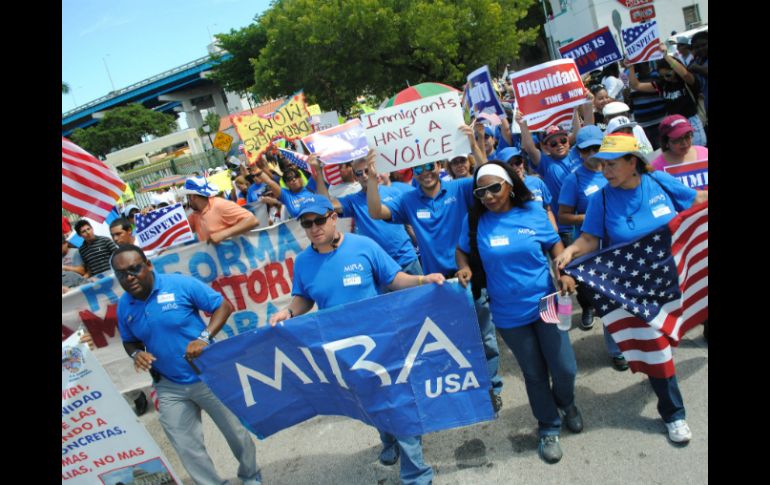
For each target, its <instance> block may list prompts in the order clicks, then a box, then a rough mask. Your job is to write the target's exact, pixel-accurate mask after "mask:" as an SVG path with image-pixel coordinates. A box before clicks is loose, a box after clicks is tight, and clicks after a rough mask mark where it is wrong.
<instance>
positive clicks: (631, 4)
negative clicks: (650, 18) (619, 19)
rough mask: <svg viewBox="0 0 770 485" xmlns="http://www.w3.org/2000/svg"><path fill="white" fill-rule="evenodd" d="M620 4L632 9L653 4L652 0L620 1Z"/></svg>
mask: <svg viewBox="0 0 770 485" xmlns="http://www.w3.org/2000/svg"><path fill="white" fill-rule="evenodd" d="M618 2H619V3H620V4H621V5H623V6H624V7H626V8H631V7H638V6H639V5H646V4H648V3H652V0H618Z"/></svg>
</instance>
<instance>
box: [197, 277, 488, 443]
mask: <svg viewBox="0 0 770 485" xmlns="http://www.w3.org/2000/svg"><path fill="white" fill-rule="evenodd" d="M372 315H376V316H377V317H376V318H372ZM196 365H197V366H198V367H199V369H200V370H201V375H200V377H201V379H203V381H204V382H205V383H206V384H207V385H208V386H209V387H210V388H211V390H212V391H213V392H214V394H216V395H217V397H218V398H219V399H220V400H221V401H222V402H223V403H225V405H226V406H227V407H228V408H229V409H230V410H231V411H233V413H235V415H236V416H238V417H239V418H241V420H242V421H243V422H244V423H245V424H246V425H247V426H248V427H249V428H250V429H251V430H252V432H254V433H255V434H256V435H257V436H259V437H266V436H270V435H271V434H273V433H276V432H278V431H280V430H282V429H285V428H288V427H290V426H293V425H294V424H297V423H300V422H302V421H305V420H307V419H310V418H312V417H313V416H316V415H319V414H320V415H344V416H349V417H351V418H355V419H359V420H361V421H363V422H364V423H367V424H371V425H373V426H375V427H376V428H377V429H379V430H383V431H387V432H389V433H391V434H393V435H396V436H417V435H422V434H425V433H430V432H433V431H439V430H442V429H449V428H455V427H458V426H465V425H469V424H473V423H477V422H480V421H487V420H491V419H493V417H494V411H493V410H492V403H491V401H490V397H489V389H490V387H489V386H490V384H489V377H488V374H487V370H486V359H485V357H484V349H483V347H482V345H481V336H480V334H479V327H478V323H477V320H476V312H475V310H474V308H473V302H472V298H471V295H470V291H469V290H466V289H464V288H462V287H461V286H460V285H459V283H457V282H446V283H445V284H444V285H442V286H439V285H435V284H430V285H425V286H420V287H416V288H411V289H408V290H401V291H396V292H392V293H388V294H385V295H380V296H377V297H374V298H368V299H365V300H361V301H356V302H351V303H348V304H345V305H341V306H338V307H335V308H330V309H328V310H322V311H319V312H316V313H313V314H309V315H302V316H299V317H297V318H292V319H290V320H286V321H284V322H283V324H282V325H278V326H276V327H273V328H266V329H260V330H259V331H257V332H249V333H247V334H244V335H239V336H238V337H235V338H232V339H228V340H225V341H223V342H218V343H215V344H212V345H211V346H209V347H207V348H206V349H205V350H204V352H203V354H202V356H201V357H200V358H198V359H197V360H196Z"/></svg>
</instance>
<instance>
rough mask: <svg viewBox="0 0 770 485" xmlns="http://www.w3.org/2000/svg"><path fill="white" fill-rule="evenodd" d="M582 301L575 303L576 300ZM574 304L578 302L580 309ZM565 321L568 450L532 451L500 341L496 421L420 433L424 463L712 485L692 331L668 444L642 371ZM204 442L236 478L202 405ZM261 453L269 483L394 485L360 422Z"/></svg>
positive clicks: (150, 417)
mask: <svg viewBox="0 0 770 485" xmlns="http://www.w3.org/2000/svg"><path fill="white" fill-rule="evenodd" d="M576 306H577V305H576ZM578 308H579V307H578ZM575 313H576V315H574V318H573V328H572V330H570V339H571V340H572V344H573V347H574V349H575V354H576V356H577V363H578V376H577V382H576V395H577V397H576V404H577V405H578V407H579V408H580V409H581V411H582V413H583V419H584V422H585V429H584V430H583V432H582V433H580V434H572V433H570V431H569V430H567V429H566V428H565V429H564V430H563V432H562V435H561V446H562V450H563V452H564V458H562V460H561V461H560V462H559V463H557V464H555V465H549V464H546V463H545V462H543V461H542V460H541V459H540V458H539V456H538V454H537V441H538V440H537V422H536V420H535V418H534V417H533V416H532V412H531V410H530V407H529V403H528V401H527V395H526V391H525V388H524V381H523V377H522V374H521V370H520V369H519V367H518V365H517V363H516V361H515V359H514V358H513V354H511V352H510V350H509V349H508V348H507V347H506V346H505V344H504V343H503V342H502V340H499V343H500V349H501V361H500V367H501V369H500V371H501V373H502V377H503V382H504V387H503V391H502V397H503V409H502V410H501V411H500V414H499V417H498V418H497V419H496V420H495V421H491V422H486V423H481V424H476V425H473V426H467V427H464V428H459V429H453V430H448V431H442V432H438V433H433V434H430V435H426V436H424V437H423V447H424V452H425V459H426V461H427V463H429V464H431V465H432V466H433V470H434V473H435V478H434V483H435V484H436V485H442V484H445V485H450V484H477V483H517V484H538V485H543V484H559V485H564V484H576V485H580V484H592V485H593V484H602V485H611V484H633V483H643V484H698V485H702V484H706V483H708V347H707V344H706V342H705V340H704V339H703V331H702V328H700V327H699V328H696V329H694V330H692V331H690V333H689V334H688V335H687V336H686V337H685V338H684V339H683V341H682V342H681V344H680V346H679V347H678V348H676V349H674V362H675V363H676V367H677V376H678V379H679V385H680V388H681V390H682V395H683V397H684V402H685V407H686V409H687V422H688V424H689V425H690V428H691V430H692V432H693V440H692V441H691V442H690V443H689V445H687V446H684V447H682V446H677V445H673V444H672V443H670V442H669V441H668V438H667V436H666V428H665V426H664V424H663V421H662V420H661V419H660V417H659V415H658V412H657V409H656V398H655V394H654V393H653V391H652V388H651V387H650V385H649V383H648V381H647V377H646V376H645V375H643V374H631V372H630V371H625V372H618V371H616V370H614V369H613V368H612V366H611V364H610V359H609V358H608V357H607V354H606V350H605V349H604V339H603V337H602V330H601V327H600V325H601V322H599V321H598V320H597V321H596V325H594V328H593V329H591V330H589V331H581V330H580V329H578V328H577V326H576V325H577V321H578V319H579V316H578V315H579V311H577V310H576V312H575ZM140 419H141V421H142V422H143V423H144V425H145V426H146V427H147V429H148V431H149V432H150V434H151V435H152V436H153V437H154V438H155V440H156V441H157V442H158V444H159V445H160V446H161V448H162V449H163V452H164V453H165V454H166V456H167V457H168V458H169V460H170V461H171V464H172V466H173V467H174V469H175V470H176V471H177V473H178V474H180V476H181V477H182V478H183V479H184V483H185V484H192V483H193V482H192V480H191V479H190V477H189V475H188V474H187V472H186V471H185V469H184V467H183V466H182V464H181V462H180V461H179V458H178V457H177V455H176V452H175V451H174V450H173V448H172V447H171V445H170V443H169V441H168V439H167V438H166V436H165V434H164V432H163V430H162V428H161V426H160V423H159V421H158V414H157V413H155V412H154V410H153V412H148V413H147V414H145V415H144V416H142V417H141V418H140ZM203 422H204V433H205V438H206V446H207V448H208V450H209V454H210V455H211V456H212V458H213V460H214V463H215V464H216V466H217V469H218V470H219V472H220V475H221V476H222V477H223V478H229V479H230V480H231V483H233V484H240V481H239V480H238V479H237V478H236V477H235V473H236V469H237V462H236V461H235V459H234V458H233V456H232V454H231V453H230V450H229V449H228V447H227V443H226V442H225V440H224V438H223V437H222V435H221V434H220V433H219V431H218V430H217V429H216V427H215V426H214V425H213V423H212V421H211V420H210V419H209V417H208V416H207V415H205V413H204V418H203ZM254 439H255V442H256V447H257V462H258V463H259V465H260V467H261V469H262V478H263V483H264V484H292V485H323V484H328V485H347V484H350V485H353V484H377V485H390V484H397V483H399V481H398V464H396V465H394V466H392V467H385V466H382V465H380V464H379V462H378V460H377V457H378V454H379V451H380V445H379V438H378V435H377V432H376V431H375V430H374V429H373V428H371V427H369V426H366V425H364V424H362V423H360V422H358V421H355V420H352V419H349V418H343V417H334V416H320V417H315V418H313V419H311V420H309V421H306V422H304V423H302V424H299V425H297V426H294V427H292V428H290V429H286V430H283V431H281V432H279V433H277V434H275V435H273V436H271V437H269V438H267V439H265V440H263V441H260V440H257V439H256V438H254Z"/></svg>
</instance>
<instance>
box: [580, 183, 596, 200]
mask: <svg viewBox="0 0 770 485" xmlns="http://www.w3.org/2000/svg"><path fill="white" fill-rule="evenodd" d="M597 190H599V186H598V185H596V184H594V185H591V186H590V187H586V189H585V190H584V191H583V193H584V194H585V195H586V197H588V196H589V195H591V194H593V193H594V192H596V191H597Z"/></svg>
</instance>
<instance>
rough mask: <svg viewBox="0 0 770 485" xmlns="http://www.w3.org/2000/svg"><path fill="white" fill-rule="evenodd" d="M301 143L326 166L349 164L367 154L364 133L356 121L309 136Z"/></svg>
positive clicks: (367, 149)
mask: <svg viewBox="0 0 770 485" xmlns="http://www.w3.org/2000/svg"><path fill="white" fill-rule="evenodd" d="M302 142H303V143H304V144H305V146H307V148H308V150H310V152H311V153H315V154H316V155H318V158H319V159H321V161H322V162H324V163H325V164H326V165H336V164H340V163H345V162H349V161H351V160H355V159H357V158H361V157H363V156H366V154H367V153H369V146H368V145H367V141H366V133H364V127H363V126H361V120H358V119H356V120H350V121H348V122H347V123H345V124H344V125H339V126H333V127H331V128H328V129H326V130H323V131H319V132H317V133H313V134H310V135H308V136H306V137H304V138H303V139H302Z"/></svg>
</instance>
